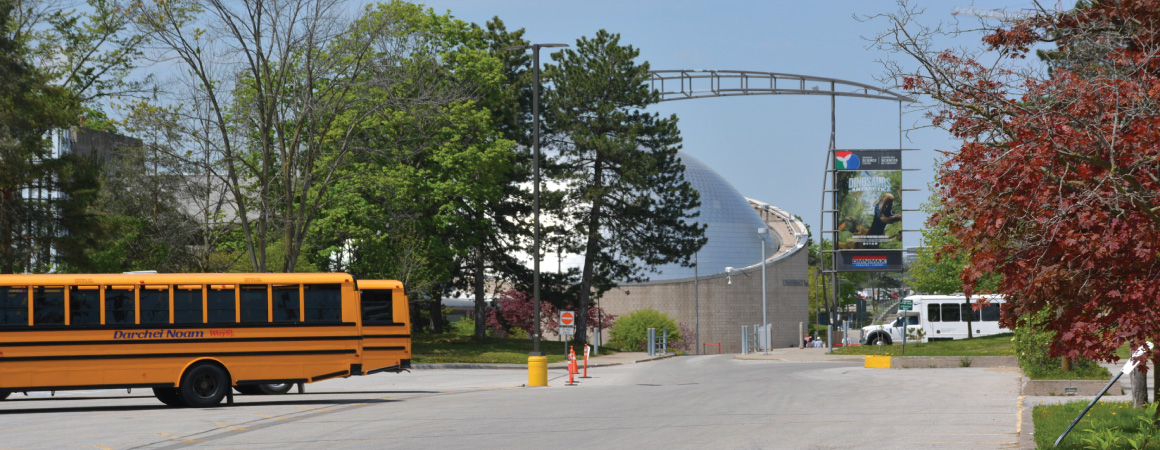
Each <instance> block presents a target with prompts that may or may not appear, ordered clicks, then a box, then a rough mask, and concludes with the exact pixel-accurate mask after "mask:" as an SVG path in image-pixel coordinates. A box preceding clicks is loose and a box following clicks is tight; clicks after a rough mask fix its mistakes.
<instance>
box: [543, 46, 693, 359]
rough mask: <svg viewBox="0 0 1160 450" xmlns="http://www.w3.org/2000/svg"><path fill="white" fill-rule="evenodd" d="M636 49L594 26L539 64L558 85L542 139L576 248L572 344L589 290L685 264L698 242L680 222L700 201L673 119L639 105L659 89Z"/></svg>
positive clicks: (581, 332) (583, 323) (582, 323)
mask: <svg viewBox="0 0 1160 450" xmlns="http://www.w3.org/2000/svg"><path fill="white" fill-rule="evenodd" d="M639 54H640V51H639V50H637V49H635V48H633V47H632V46H621V45H620V35H618V34H612V33H609V32H607V31H604V30H600V31H599V32H597V33H596V36H595V37H594V38H592V39H589V38H581V39H580V40H579V41H577V42H576V49H575V50H572V49H567V50H563V51H561V52H559V53H556V54H554V55H553V60H555V61H556V63H555V64H548V65H546V67H545V77H546V79H547V80H548V81H549V82H551V83H552V84H554V87H555V89H554V90H548V91H546V92H545V95H544V102H545V104H546V105H545V106H546V108H545V112H546V115H547V124H548V128H549V134H548V136H549V137H548V138H547V140H548V141H549V142H548V143H549V144H550V145H551V147H552V148H553V149H555V150H556V151H558V152H559V158H558V161H557V164H558V166H557V168H556V169H557V170H558V173H556V176H557V177H558V179H559V180H560V181H561V182H562V183H564V184H565V185H566V188H565V196H566V202H567V204H566V205H565V208H566V209H565V211H567V215H568V217H567V220H568V221H569V222H570V225H571V226H572V227H573V228H574V229H575V233H576V234H578V235H579V236H580V239H581V240H582V244H583V249H582V251H583V254H584V266H583V268H582V271H581V278H580V286H579V293H578V294H579V295H578V297H579V299H578V300H579V301H578V303H579V305H577V306H578V310H579V312H580V317H579V319H580V320H579V321H578V322H579V324H578V326H577V330H576V337H577V340H578V342H577V343H578V344H581V343H583V342H584V341H585V333H586V328H587V319H588V318H587V311H588V306H589V303H590V297H591V296H592V295H593V294H594V293H595V294H596V295H600V294H602V293H603V292H605V291H607V290H608V289H610V288H612V287H613V286H615V285H616V283H618V282H620V281H641V280H645V279H646V276H645V275H646V273H647V271H648V270H650V268H651V267H652V266H656V265H660V264H666V263H670V262H680V263H682V264H686V265H687V264H689V260H690V257H691V256H692V255H693V253H694V252H695V251H697V250H699V249H700V248H701V246H702V245H704V243H705V238H704V226H703V225H698V224H696V223H691V222H688V221H687V220H686V219H689V218H692V217H694V216H695V215H696V214H695V213H692V211H693V210H694V209H695V208H697V207H698V206H700V200H699V195H698V193H697V191H696V190H694V189H693V187H692V186H691V185H690V184H689V182H688V181H686V180H685V178H684V169H685V168H684V165H683V164H681V161H680V159H679V158H678V157H677V151H678V150H679V149H680V148H681V136H680V132H679V130H678V129H677V118H676V116H670V117H669V118H661V117H660V116H659V114H649V113H646V112H644V111H643V110H644V108H646V107H647V106H648V105H650V104H653V103H656V102H657V101H658V100H659V94H658V93H657V92H656V91H653V90H652V89H650V88H649V87H648V85H647V84H646V83H645V80H647V79H648V77H649V65H648V63H642V64H637V63H636V61H635V60H636V58H637V56H638V55H639Z"/></svg>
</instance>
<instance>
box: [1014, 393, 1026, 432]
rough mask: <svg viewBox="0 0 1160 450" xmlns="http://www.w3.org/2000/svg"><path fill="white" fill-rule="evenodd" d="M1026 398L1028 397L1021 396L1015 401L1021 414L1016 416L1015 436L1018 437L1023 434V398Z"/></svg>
mask: <svg viewBox="0 0 1160 450" xmlns="http://www.w3.org/2000/svg"><path fill="white" fill-rule="evenodd" d="M1024 397H1026V396H1025V395H1020V396H1019V398H1018V399H1017V400H1015V401H1016V402H1017V403H1015V404H1016V405H1018V406H1019V412H1018V413H1016V414H1015V435H1016V436H1019V435H1021V434H1022V433H1023V398H1024Z"/></svg>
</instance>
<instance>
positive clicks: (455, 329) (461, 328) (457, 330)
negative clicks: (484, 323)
mask: <svg viewBox="0 0 1160 450" xmlns="http://www.w3.org/2000/svg"><path fill="white" fill-rule="evenodd" d="M451 334H454V335H456V336H475V320H474V319H472V318H470V317H464V318H462V319H459V320H457V321H455V322H454V323H452V324H451Z"/></svg>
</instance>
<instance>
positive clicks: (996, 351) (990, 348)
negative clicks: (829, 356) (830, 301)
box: [834, 333, 1015, 356]
mask: <svg viewBox="0 0 1160 450" xmlns="http://www.w3.org/2000/svg"><path fill="white" fill-rule="evenodd" d="M1012 336H1013V334H1012V333H1004V334H996V335H991V336H984V337H977V338H974V339H958V340H954V341H936V342H928V343H925V344H923V343H918V344H915V343H910V342H908V343H907V344H906V354H905V355H904V354H903V353H902V343H901V342H895V343H894V345H859V346H854V347H840V348H835V349H834V353H835V354H839V355H875V356H1015V345H1014V342H1012V341H1011V339H1012Z"/></svg>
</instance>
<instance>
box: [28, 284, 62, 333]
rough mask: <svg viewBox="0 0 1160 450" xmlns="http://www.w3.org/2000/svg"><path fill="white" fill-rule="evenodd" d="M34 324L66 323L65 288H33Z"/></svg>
mask: <svg viewBox="0 0 1160 450" xmlns="http://www.w3.org/2000/svg"><path fill="white" fill-rule="evenodd" d="M32 324H33V325H37V326H39V325H64V288H63V287H60V286H37V287H36V288H35V289H33V290H32Z"/></svg>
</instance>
